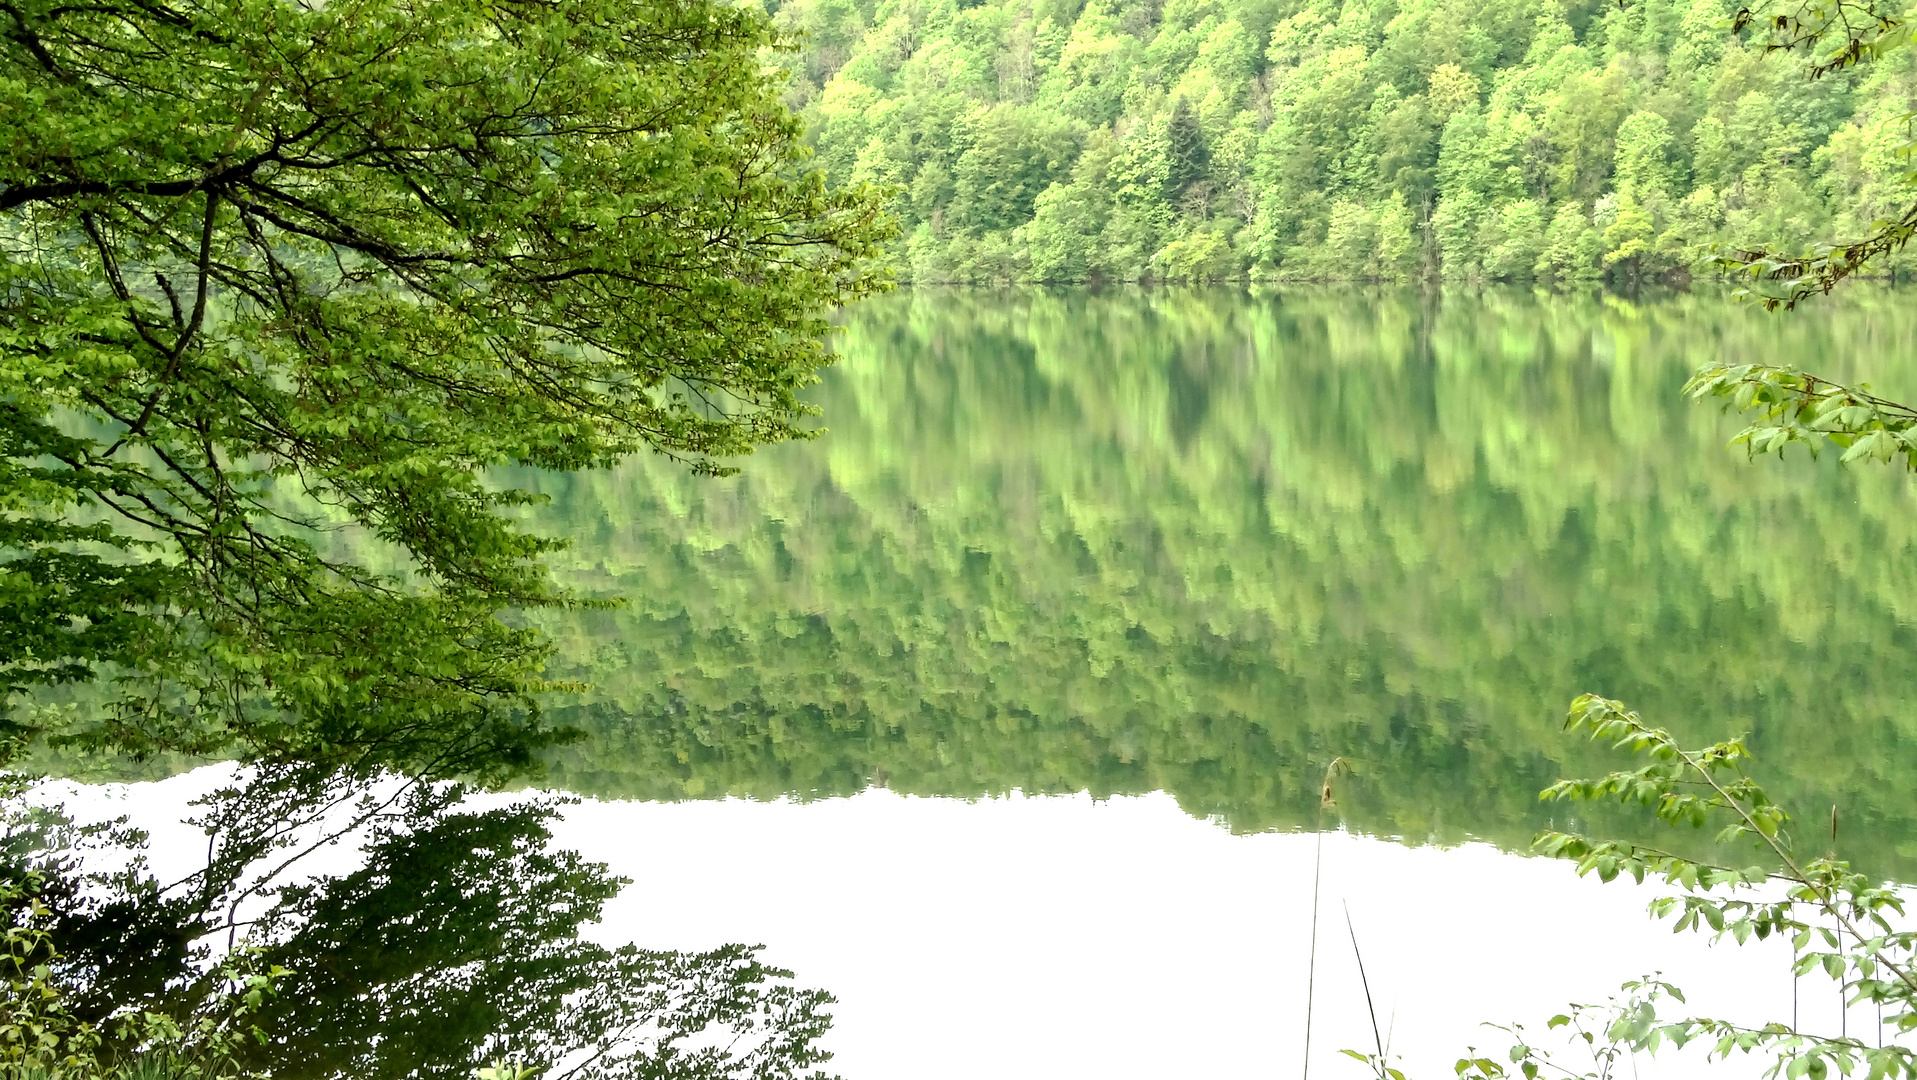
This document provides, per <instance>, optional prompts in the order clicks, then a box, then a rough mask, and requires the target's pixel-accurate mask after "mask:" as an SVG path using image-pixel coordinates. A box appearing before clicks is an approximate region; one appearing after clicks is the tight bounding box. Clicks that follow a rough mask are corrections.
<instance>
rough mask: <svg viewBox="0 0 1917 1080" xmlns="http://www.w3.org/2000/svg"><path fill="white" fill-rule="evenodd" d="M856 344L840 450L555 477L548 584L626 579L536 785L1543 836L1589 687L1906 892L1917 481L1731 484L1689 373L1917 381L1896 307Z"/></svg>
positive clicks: (1446, 318) (1827, 475)
mask: <svg viewBox="0 0 1917 1080" xmlns="http://www.w3.org/2000/svg"><path fill="white" fill-rule="evenodd" d="M845 322H846V327H845V333H844V335H843V336H842V337H841V338H840V340H839V344H838V348H839V351H840V354H841V360H840V363H839V365H838V366H837V367H836V368H835V369H834V370H833V371H832V372H831V373H830V374H829V375H828V377H827V379H826V382H825V383H824V385H823V386H821V387H819V388H818V389H817V391H816V398H815V400H816V401H817V402H818V404H819V405H820V406H821V408H822V410H823V414H824V422H825V423H826V424H827V425H828V426H829V428H830V432H829V433H828V434H827V435H825V436H824V437H823V438H821V439H819V440H817V441H815V442H811V443H807V444H801V445H796V446H790V447H785V448H781V449H779V450H776V451H773V452H768V453H763V454H761V455H759V456H758V457H755V458H753V459H751V460H750V461H748V462H746V463H745V465H746V468H745V471H744V473H743V474H742V475H741V476H739V477H736V478H731V479H726V480H718V481H713V480H704V479H698V478H690V477H686V476H684V475H682V474H681V473H680V472H679V470H678V469H677V467H676V466H675V465H673V464H672V463H670V462H666V461H656V462H640V463H636V464H634V465H633V466H631V467H629V468H627V469H624V470H622V471H619V472H617V473H611V474H596V475H578V476H565V477H554V478H541V479H539V480H537V481H535V482H536V483H537V485H538V486H540V487H541V488H542V489H543V490H545V491H546V492H547V493H549V494H550V495H551V496H552V497H553V501H552V503H551V504H550V505H549V506H547V507H545V508H544V509H543V510H541V511H540V514H541V515H542V516H541V518H540V520H541V521H542V522H543V523H545V524H546V525H547V526H549V528H550V529H551V530H552V531H553V532H556V533H562V534H565V535H568V536H570V537H572V538H573V540H574V542H575V547H574V549H573V555H572V558H573V560H574V561H573V563H572V564H571V565H570V566H569V567H567V568H566V572H565V575H564V576H565V577H566V578H567V579H568V580H569V582H570V583H572V584H576V585H580V586H582V587H584V588H586V589H588V590H589V591H591V592H594V593H597V594H601V595H607V596H615V595H616V596H620V597H623V598H625V600H626V606H625V607H623V608H621V609H619V610H616V611H610V612H590V613H585V614H583V615H579V616H569V617H567V618H566V619H564V620H557V619H555V620H552V621H551V622H549V623H548V626H547V628H548V629H549V630H550V631H551V632H552V633H553V634H554V635H555V636H556V637H557V638H558V639H559V641H560V648H559V656H560V658H561V666H560V668H559V669H558V670H557V671H555V672H554V674H555V675H558V676H560V677H565V678H577V679H581V680H584V681H585V682H586V683H588V684H589V689H588V690H587V691H586V693H585V694H584V695H583V697H580V698H576V699H567V700H560V701H557V702H555V703H554V706H553V708H554V711H555V712H556V713H557V714H558V715H559V716H560V718H562V719H564V720H566V721H569V722H572V723H575V724H577V725H578V726H580V727H581V728H583V729H584V730H585V732H586V733H587V737H586V738H585V739H583V740H581V741H579V742H577V743H574V744H572V745H571V746H568V747H565V748H562V749H561V750H559V751H557V752H555V753H553V754H552V755H551V757H550V759H549V761H548V766H549V773H548V777H547V780H548V782H551V783H555V784H557V785H559V786H562V787H565V788H569V789H571V790H574V791H578V792H582V793H589V794H593V795H599V796H608V797H632V798H643V799H667V800H676V799H686V798H712V797H717V796H724V795H741V796H750V797H754V798H772V797H777V796H786V795H793V796H800V797H820V796H831V795H842V794H847V793H850V792H854V791H857V790H860V789H862V788H865V787H867V786H872V785H880V786H886V787H890V788H892V789H894V790H899V791H904V792H911V793H918V794H925V795H943V796H958V797H976V796H981V795H990V794H996V793H1003V792H1007V791H1011V790H1021V791H1025V792H1028V793H1038V792H1063V791H1090V792H1092V793H1094V794H1109V793H1138V792H1147V791H1154V790H1163V791H1167V792H1170V793H1171V794H1172V795H1174V796H1175V797H1176V798H1177V799H1178V801H1179V803H1180V805H1182V806H1183V807H1184V808H1185V809H1186V810H1187V811H1188V812H1190V813H1193V814H1196V815H1201V816H1207V817H1213V818H1216V819H1218V820H1220V821H1222V822H1223V823H1225V824H1227V825H1229V826H1230V827H1231V828H1232V829H1234V830H1239V831H1256V830H1265V829H1273V828H1281V829H1282V828H1293V827H1300V826H1306V827H1308V826H1310V825H1312V824H1313V823H1314V822H1315V821H1316V808H1317V803H1318V790H1317V788H1318V782H1319V778H1320V777H1321V775H1322V773H1323V770H1324V767H1325V763H1326V761H1327V760H1328V759H1329V758H1331V757H1332V756H1336V755H1342V756H1344V757H1347V758H1349V759H1351V760H1352V761H1354V762H1355V763H1357V764H1358V766H1359V768H1360V772H1361V776H1360V777H1359V778H1358V779H1357V780H1355V781H1354V782H1353V783H1352V784H1350V785H1349V787H1348V790H1347V791H1346V792H1344V793H1342V794H1341V796H1340V802H1341V810H1342V812H1343V813H1344V814H1345V815H1346V818H1347V820H1348V822H1349V823H1350V824H1352V825H1353V826H1355V827H1357V828H1359V829H1361V830H1364V831H1370V832H1375V833H1380V834H1385V835H1395V836H1402V837H1405V838H1406V839H1408V840H1411V841H1414V842H1417V841H1425V840H1437V841H1446V842H1448V841H1456V840H1461V839H1464V838H1466V837H1479V838H1485V839H1489V840H1491V841H1493V842H1495V843H1498V844H1500V845H1502V846H1505V847H1508V848H1513V849H1521V848H1523V847H1524V846H1525V845H1526V844H1527V843H1528V841H1529V838H1530V836H1531V835H1532V833H1533V831H1534V830H1535V829H1536V828H1538V827H1540V826H1543V825H1545V824H1547V823H1548V822H1549V821H1550V820H1551V818H1550V815H1551V814H1552V813H1553V812H1554V808H1553V807H1552V806H1550V805H1540V804H1539V802H1538V800H1537V792H1538V789H1539V788H1541V787H1543V786H1545V785H1546V784H1548V783H1549V782H1551V781H1552V780H1553V779H1555V778H1556V777H1558V776H1559V775H1562V774H1563V773H1564V772H1565V771H1566V770H1570V771H1574V772H1578V771H1586V770H1587V769H1589V768H1592V767H1596V763H1595V759H1594V758H1593V757H1591V756H1590V755H1588V754H1587V752H1586V751H1585V750H1584V748H1581V747H1578V746H1575V745H1572V744H1570V743H1568V742H1567V741H1565V739H1564V737H1563V736H1561V735H1560V734H1559V733H1558V728H1559V722H1560V720H1561V718H1562V716H1563V711H1564V707H1565V705H1566V704H1567V703H1568V702H1569V700H1570V699H1571V698H1572V697H1573V696H1574V695H1576V694H1577V693H1579V692H1582V691H1585V690H1591V691H1596V692H1599V693H1603V694H1606V695H1609V696H1612V697H1616V698H1620V699H1623V700H1626V701H1628V702H1630V703H1631V704H1632V705H1633V706H1634V707H1636V708H1638V709H1640V710H1641V711H1642V712H1643V713H1644V715H1645V716H1646V717H1647V719H1649V720H1651V721H1652V722H1654V723H1659V724H1664V725H1666V726H1669V727H1671V728H1672V729H1673V730H1675V731H1677V732H1679V733H1680V734H1681V735H1683V736H1685V737H1687V738H1692V739H1697V740H1708V739H1714V738H1718V737H1723V736H1725V735H1730V734H1736V733H1738V732H1740V731H1747V732H1749V733H1750V734H1751V741H1752V746H1753V749H1754V750H1755V751H1756V753H1757V754H1758V756H1759V771H1760V773H1762V774H1763V775H1766V776H1767V777H1769V778H1770V779H1771V780H1772V790H1773V791H1774V792H1775V793H1777V794H1778V795H1779V796H1780V798H1781V800H1782V801H1784V802H1786V803H1787V804H1791V805H1795V806H1798V807H1800V808H1803V807H1811V808H1814V809H1815V810H1816V812H1817V813H1820V814H1821V813H1823V812H1824V809H1823V808H1824V807H1826V806H1829V805H1835V806H1836V807H1837V808H1838V812H1839V816H1840V819H1841V820H1842V821H1844V822H1845V823H1846V825H1845V829H1846V834H1847V844H1846V846H1847V848H1849V850H1850V852H1851V853H1852V855H1853V856H1854V857H1855V858H1856V859H1857V860H1858V861H1859V862H1860V863H1862V864H1868V865H1873V866H1874V867H1875V868H1878V869H1882V870H1886V871H1889V872H1892V873H1896V874H1899V875H1901V876H1904V877H1906V878H1908V877H1909V875H1910V874H1911V872H1912V871H1913V870H1917V848H1913V847H1912V846H1911V845H1910V844H1909V843H1907V842H1906V841H1904V840H1902V839H1900V838H1903V837H1907V836H1909V835H1911V834H1912V829H1911V825H1912V820H1911V818H1912V809H1911V807H1910V805H1909V801H1908V799H1907V798H1905V797H1904V795H1903V793H1904V792H1905V791H1907V790H1908V789H1909V786H1910V782H1911V773H1910V769H1911V768H1912V767H1913V765H1914V764H1917V763H1913V761H1912V760H1911V755H1910V754H1909V752H1908V749H1907V748H1908V747H1909V745H1910V743H1909V737H1908V733H1909V732H1910V731H1911V727H1912V723H1913V720H1914V719H1917V717H1913V714H1912V712H1911V709H1910V708H1909V706H1908V704H1907V703H1906V695H1905V694H1904V693H1903V688H1904V687H1906V686H1908V685H1910V681H1911V678H1912V676H1913V675H1917V650H1913V649H1912V645H1913V635H1912V631H1911V626H1910V612H1909V611H1908V607H1909V605H1910V604H1911V603H1912V602H1913V601H1912V599H1911V598H1912V597H1913V596H1917V592H1913V589H1912V588H1911V585H1912V584H1913V582H1912V580H1911V579H1912V575H1913V570H1917V560H1914V559H1913V558H1911V555H1912V551H1911V548H1912V544H1913V540H1914V539H1917V536H1914V535H1913V532H1914V530H1917V516H1913V514H1912V512H1911V511H1912V509H1913V500H1912V494H1911V489H1910V486H1909V483H1908V481H1907V480H1906V478H1905V477H1904V476H1902V475H1900V474H1896V473H1893V472H1891V471H1888V470H1864V469H1857V470H1851V469H1844V468H1841V467H1839V466H1838V465H1836V463H1835V462H1834V461H1831V460H1829V458H1828V457H1827V458H1826V459H1825V460H1822V461H1819V462H1817V463H1816V464H1810V463H1808V462H1806V461H1805V460H1804V459H1803V457H1802V456H1801V455H1797V456H1795V458H1794V460H1793V461H1792V462H1790V463H1788V464H1786V465H1784V466H1782V467H1780V466H1778V465H1776V464H1774V463H1773V464H1770V465H1758V464H1752V463H1750V462H1747V461H1746V460H1745V459H1744V455H1743V454H1742V453H1741V451H1738V450H1736V449H1731V448H1727V447H1726V441H1727V440H1728V438H1729V437H1730V435H1731V434H1733V433H1734V432H1735V430H1736V428H1737V426H1738V425H1737V424H1736V423H1735V422H1734V421H1732V420H1731V419H1728V418H1725V417H1723V416H1720V415H1719V414H1718V413H1717V412H1716V411H1715V410H1713V409H1710V408H1705V407H1699V406H1696V405H1691V404H1687V403H1685V402H1684V401H1682V400H1681V399H1680V397H1679V394H1678V389H1679V387H1680V386H1681V384H1682V383H1683V380H1684V378H1685V377H1686V376H1687V375H1688V374H1689V373H1690V372H1691V371H1692V370H1694V369H1695V368H1696V367H1697V366H1699V365H1700V364H1702V363H1705V362H1707V361H1715V360H1720V359H1725V358H1735V359H1738V360H1748V361H1764V362H1773V363H1777V362H1788V363H1795V364H1798V365H1800V366H1803V367H1806V368H1809V369H1812V370H1817V371H1820V372H1821V373H1825V374H1827V375H1829V376H1831V377H1835V378H1863V379H1866V380H1868V381H1870V382H1872V383H1873V384H1874V385H1876V386H1877V387H1878V388H1879V389H1881V390H1883V391H1885V392H1887V393H1890V394H1891V395H1892V396H1896V395H1897V394H1899V393H1904V394H1909V393H1913V392H1917V366H1914V365H1917V359H1913V350H1912V348H1911V346H1912V345H1913V342H1914V339H1917V313H1913V312H1912V311H1911V310H1910V308H1909V305H1908V304H1905V303H1901V302H1900V301H1899V298H1898V297H1897V296H1895V295H1894V294H1889V293H1870V292H1867V291H1859V292H1857V293H1856V294H1854V295H1852V296H1851V297H1849V298H1846V299H1845V300H1843V301H1842V302H1835V303H1832V304H1830V305H1827V306H1824V307H1821V308H1818V309H1815V310H1812V311H1808V312H1800V313H1797V314H1795V315H1793V316H1792V317H1790V318H1788V319H1782V318H1779V317H1776V316H1769V315H1766V314H1764V313H1762V312H1761V311H1756V310H1752V309H1750V308H1747V307H1743V306H1739V305H1737V304H1734V303H1732V302H1730V301H1728V300H1725V299H1723V298H1719V297H1715V296H1706V295H1685V294H1679V295H1671V296H1668V297H1664V298H1657V299H1647V300H1643V301H1640V302H1633V301H1627V300H1623V299H1618V298H1613V297H1575V296H1549V295H1544V294H1533V293H1530V292H1525V293H1514V294H1484V295H1452V294H1446V295H1443V296H1437V295H1432V294H1418V293H1381V294H1370V295H1362V296H1360V295H1354V294H1352V293H1350V292H1339V293H1336V294H1309V293H1306V294H1297V293H1284V294H1276V295H1247V294H1245V293H1243V292H1237V291H1219V292H1176V291H1174V292H1163V291H1160V292H1140V291H1135V290H1132V291H1120V292H1114V293H1105V294H1094V293H1087V292H1073V293H1045V292H1006V293H983V292H953V293H940V292H936V291H930V290H920V291H916V292H913V293H910V294H905V295H896V296H893V297H888V298H885V299H882V300H880V301H877V302H872V303H868V304H865V305H863V306H861V307H860V308H858V309H856V310H855V311H853V312H851V313H849V314H848V316H847V317H846V320H845ZM563 558H564V557H562V559H563ZM1605 767H1608V766H1605ZM1555 812H1557V813H1559V814H1561V813H1562V812H1563V811H1562V810H1561V809H1558V810H1556V811H1555ZM1620 820H1633V819H1629V818H1625V819H1620ZM1560 824H1562V822H1561V821H1560Z"/></svg>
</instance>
